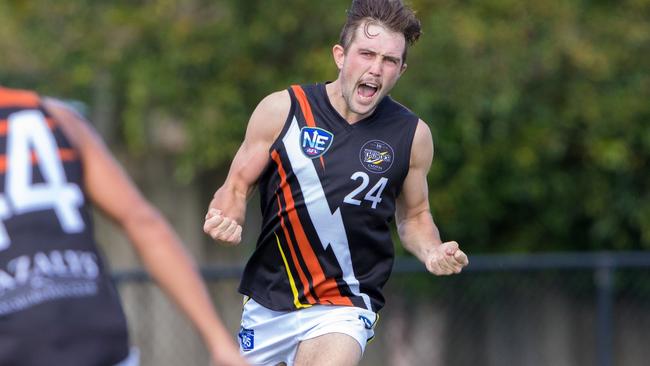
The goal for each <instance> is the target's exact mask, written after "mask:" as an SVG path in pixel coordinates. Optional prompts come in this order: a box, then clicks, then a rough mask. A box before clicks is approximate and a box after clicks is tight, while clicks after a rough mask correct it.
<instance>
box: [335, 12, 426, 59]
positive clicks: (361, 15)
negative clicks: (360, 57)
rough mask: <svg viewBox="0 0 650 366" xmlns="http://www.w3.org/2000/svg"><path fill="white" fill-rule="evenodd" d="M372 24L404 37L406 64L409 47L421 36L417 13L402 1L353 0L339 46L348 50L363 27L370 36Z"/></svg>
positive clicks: (403, 56)
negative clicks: (369, 31) (369, 29)
mask: <svg viewBox="0 0 650 366" xmlns="http://www.w3.org/2000/svg"><path fill="white" fill-rule="evenodd" d="M371 24H380V25H382V26H384V27H386V28H388V29H389V30H391V31H393V32H398V33H402V34H403V35H404V39H405V40H406V43H407V44H406V47H404V54H403V55H402V60H403V62H405V61H406V53H407V49H408V46H409V45H413V44H414V43H415V42H416V41H417V40H418V38H420V34H421V28H420V20H419V19H418V18H417V17H416V16H415V11H413V9H411V8H409V7H407V6H405V5H404V3H403V2H402V1H401V0H352V5H351V6H350V9H348V11H347V20H346V21H345V25H343V29H342V30H341V37H340V40H339V44H340V45H341V46H343V48H345V49H347V47H348V46H349V45H350V44H351V43H352V41H354V36H355V31H356V30H357V28H358V27H359V26H361V25H363V26H364V31H365V32H366V34H367V35H369V36H370V34H369V33H368V26H369V25H371Z"/></svg>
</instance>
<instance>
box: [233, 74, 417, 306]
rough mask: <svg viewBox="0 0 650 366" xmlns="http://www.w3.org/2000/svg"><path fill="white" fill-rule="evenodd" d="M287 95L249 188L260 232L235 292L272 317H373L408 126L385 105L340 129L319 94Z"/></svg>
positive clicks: (410, 121) (408, 116) (385, 271)
mask: <svg viewBox="0 0 650 366" xmlns="http://www.w3.org/2000/svg"><path fill="white" fill-rule="evenodd" d="M288 92H289V95H290V98H291V107H290V112H289V115H288V117H287V120H286V122H285V125H284V127H283V129H282V131H281V133H280V135H279V137H278V139H277V140H276V141H275V142H274V143H273V144H272V145H271V148H270V150H269V154H270V155H269V159H270V160H269V164H268V165H267V167H266V169H265V170H264V172H263V173H262V175H261V177H260V180H259V183H258V185H259V190H260V199H261V209H262V216H263V218H262V229H261V232H260V236H259V239H258V241H257V245H256V249H255V251H254V252H253V254H252V256H251V258H250V259H249V261H248V263H247V265H246V268H245V270H244V274H243V277H242V280H241V284H240V292H241V293H243V294H245V295H247V296H250V297H252V298H253V299H255V301H257V302H258V303H260V304H261V305H263V306H265V307H267V308H270V309H273V310H282V311H286V310H295V309H300V308H304V307H309V306H311V305H314V304H324V305H345V306H356V307H361V308H365V309H368V310H372V311H378V310H379V309H381V307H382V306H383V305H384V297H383V295H382V287H383V286H384V284H385V283H386V281H387V280H388V277H389V275H390V272H391V270H392V265H393V257H394V251H393V243H392V239H391V232H390V229H389V224H390V222H391V220H392V219H393V216H394V214H395V199H396V197H397V196H398V195H399V193H400V190H401V187H402V183H403V182H404V179H405V178H406V175H407V173H408V169H409V162H410V156H411V145H412V142H413V137H414V134H415V129H416V127H417V123H418V117H417V116H416V115H414V114H413V113H412V112H411V111H409V110H408V109H406V108H405V107H403V106H402V105H400V104H399V103H397V102H395V101H394V100H393V99H392V98H390V97H389V96H386V97H384V99H383V100H381V101H380V103H379V104H378V105H377V108H376V109H375V111H374V112H373V113H372V114H371V115H369V116H368V117H366V118H364V119H362V120H360V121H358V122H356V123H354V124H349V123H348V122H347V121H346V120H345V119H344V118H343V117H341V115H340V114H339V113H338V112H337V111H336V110H335V109H334V107H333V106H332V105H331V104H330V101H329V98H328V96H327V91H326V87H325V84H313V85H304V86H292V87H290V88H289V89H288Z"/></svg>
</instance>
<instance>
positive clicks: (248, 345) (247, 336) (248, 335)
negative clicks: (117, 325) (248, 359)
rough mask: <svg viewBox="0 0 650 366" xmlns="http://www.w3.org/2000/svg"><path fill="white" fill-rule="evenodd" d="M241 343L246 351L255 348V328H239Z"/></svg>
mask: <svg viewBox="0 0 650 366" xmlns="http://www.w3.org/2000/svg"><path fill="white" fill-rule="evenodd" d="M239 343H240V344H241V348H242V349H243V350H244V351H250V350H252V349H253V348H255V330H254V329H246V328H244V327H242V328H241V329H240V330H239Z"/></svg>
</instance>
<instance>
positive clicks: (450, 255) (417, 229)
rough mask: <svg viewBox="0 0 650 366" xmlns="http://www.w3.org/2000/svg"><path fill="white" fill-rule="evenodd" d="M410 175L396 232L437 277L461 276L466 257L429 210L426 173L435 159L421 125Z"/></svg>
mask: <svg viewBox="0 0 650 366" xmlns="http://www.w3.org/2000/svg"><path fill="white" fill-rule="evenodd" d="M411 150H412V152H411V162H410V167H409V173H408V175H407V176H406V180H405V181H404V185H403V187H402V193H401V195H400V196H399V198H398V200H397V209H396V215H395V216H396V221H397V230H398V234H399V237H400V240H401V241H402V244H403V245H404V247H405V248H406V249H407V250H408V251H410V252H411V253H413V255H415V256H416V257H417V258H418V259H419V260H420V261H422V262H423V263H424V264H425V265H426V267H427V270H429V272H431V273H433V274H436V275H446V274H452V273H459V272H460V271H461V270H462V268H463V267H464V266H466V265H467V263H468V261H467V256H466V255H465V253H463V252H462V251H461V250H460V249H459V248H458V243H456V242H455V241H451V242H446V243H443V242H442V240H440V233H439V232H438V227H437V226H436V225H435V223H434V222H433V218H432V216H431V211H430V208H429V193H428V186H427V173H428V172H429V167H430V166H431V161H432V160H433V142H432V139H431V132H430V131H429V127H428V126H427V125H426V123H424V122H423V121H419V122H418V126H417V129H416V131H415V137H414V140H413V148H412V149H411Z"/></svg>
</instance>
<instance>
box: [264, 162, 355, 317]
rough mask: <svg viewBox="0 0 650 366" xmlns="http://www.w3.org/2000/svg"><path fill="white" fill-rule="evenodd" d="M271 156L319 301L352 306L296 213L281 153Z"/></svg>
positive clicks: (290, 219)
mask: <svg viewBox="0 0 650 366" xmlns="http://www.w3.org/2000/svg"><path fill="white" fill-rule="evenodd" d="M271 158H272V159H273V161H275V163H276V164H277V166H278V174H280V188H281V189H282V194H283V196H284V201H285V203H286V207H285V212H286V215H287V217H288V218H289V222H290V223H291V226H292V228H293V234H294V236H295V237H296V241H297V242H298V248H299V250H300V254H301V255H302V258H303V259H304V261H305V264H306V265H307V270H308V271H309V273H310V275H311V278H312V280H313V282H314V290H315V292H316V296H318V299H319V302H321V303H324V302H328V303H331V304H333V305H346V306H352V301H350V299H349V298H347V297H344V296H342V295H341V292H340V291H339V288H338V285H337V284H336V282H335V281H334V280H333V279H332V278H327V277H325V273H323V269H322V268H321V266H320V263H319V262H318V258H316V254H315V253H314V249H313V248H312V247H311V244H310V243H309V239H307V234H305V230H304V229H303V227H302V223H301V222H300V218H299V217H298V214H297V213H296V203H295V201H294V200H293V195H292V194H291V188H290V187H289V183H287V174H286V172H285V170H284V167H283V166H282V161H281V160H280V155H279V154H278V152H277V150H273V152H272V153H271Z"/></svg>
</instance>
